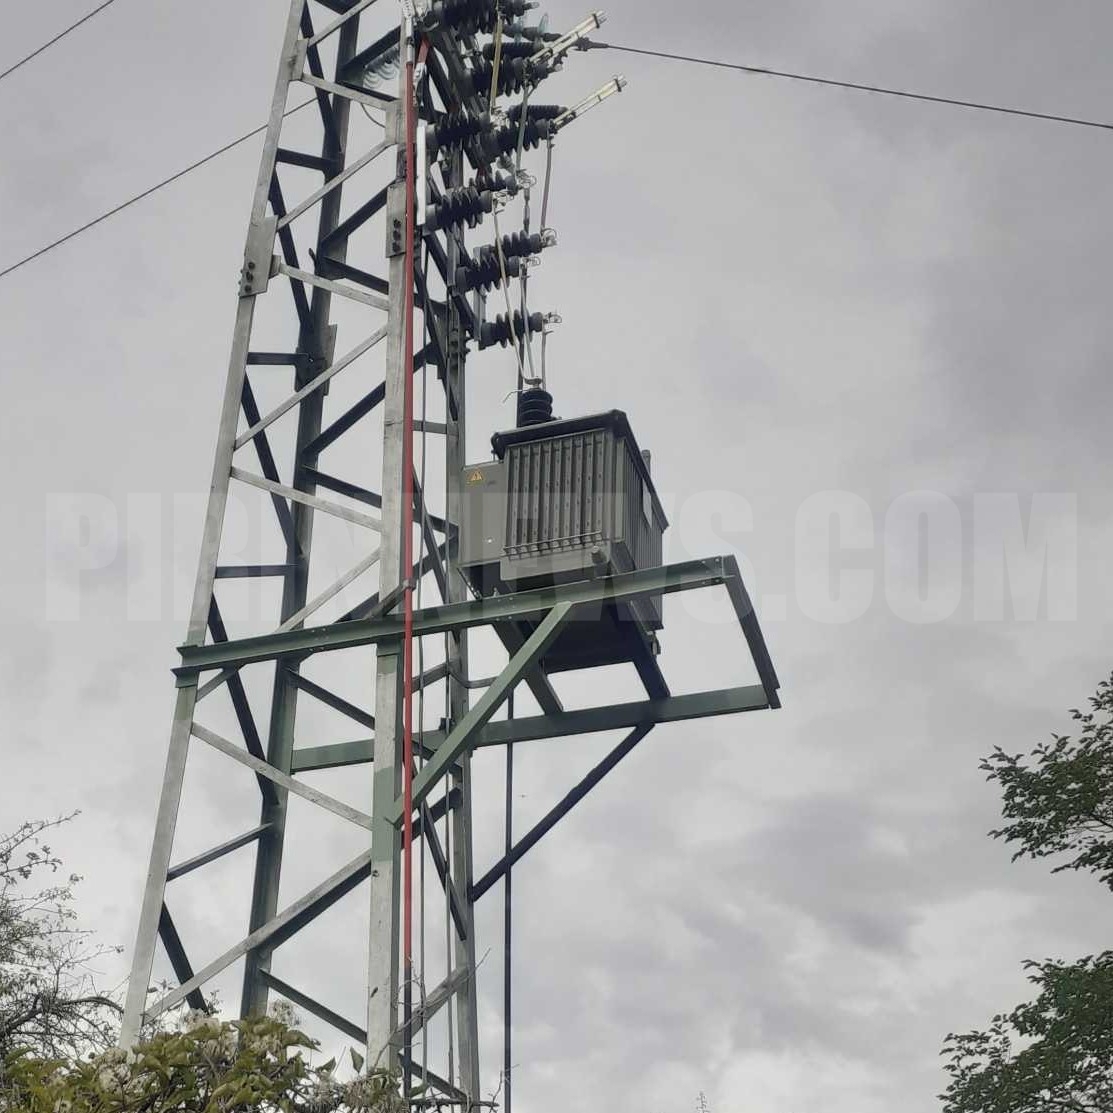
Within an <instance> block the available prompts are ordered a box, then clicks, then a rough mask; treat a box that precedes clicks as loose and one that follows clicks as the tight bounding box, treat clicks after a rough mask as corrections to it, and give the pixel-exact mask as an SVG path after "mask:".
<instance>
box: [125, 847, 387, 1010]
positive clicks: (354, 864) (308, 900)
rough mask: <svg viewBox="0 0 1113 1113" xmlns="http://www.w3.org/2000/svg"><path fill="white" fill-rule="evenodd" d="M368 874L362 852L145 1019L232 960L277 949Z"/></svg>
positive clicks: (366, 856) (367, 858) (366, 857)
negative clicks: (264, 948) (264, 949)
mask: <svg viewBox="0 0 1113 1113" xmlns="http://www.w3.org/2000/svg"><path fill="white" fill-rule="evenodd" d="M370 874H371V852H370V851H365V852H363V853H362V854H359V855H357V856H356V857H355V858H353V859H352V861H350V862H349V863H348V864H347V865H346V866H344V868H343V869H340V870H337V872H336V873H334V874H333V875H332V876H331V877H330V878H328V880H326V881H323V882H322V883H321V884H320V885H318V886H317V887H316V888H315V889H313V890H311V891H310V892H308V893H306V894H305V896H304V897H302V898H301V899H300V900H297V901H295V902H294V903H293V904H291V905H290V906H289V908H287V909H286V910H285V911H284V912H281V913H279V915H277V916H275V918H274V919H273V920H271V921H270V922H268V923H266V924H264V925H263V926H262V927H261V928H259V929H258V930H256V931H253V932H252V933H251V934H250V935H249V936H247V937H246V938H245V939H241V940H240V942H239V943H237V944H236V945H235V946H234V947H230V948H229V949H228V950H227V951H225V952H224V954H222V955H221V956H220V957H219V958H217V959H215V960H214V961H212V962H210V963H209V965H208V966H206V967H205V968H204V969H203V970H201V971H200V972H199V973H197V974H195V975H194V976H193V977H192V978H190V979H189V981H187V982H185V983H184V984H183V985H180V986H179V987H178V988H177V989H175V990H174V991H173V992H171V993H168V994H166V996H164V997H162V998H160V999H159V1000H158V1001H157V1002H156V1003H155V1004H154V1005H152V1006H151V1008H149V1009H148V1010H147V1013H146V1019H147V1020H156V1019H158V1017H160V1016H162V1014H163V1013H164V1012H166V1010H167V1009H172V1008H173V1007H174V1006H175V1005H179V1004H181V1002H182V1001H184V1000H186V998H188V997H189V995H190V994H191V993H192V992H193V991H194V990H196V989H199V988H200V987H201V986H203V985H204V984H205V983H206V982H208V981H210V980H211V979H212V978H214V977H216V975H217V974H219V973H220V972H221V971H222V970H226V969H227V968H228V967H229V966H231V965H232V963H233V962H235V961H236V959H238V958H243V956H244V955H246V954H247V953H248V952H249V951H252V950H254V949H255V948H258V947H261V946H263V945H264V944H268V945H269V946H270V947H271V948H272V949H273V948H275V947H278V946H280V945H281V944H282V943H283V942H285V941H286V940H287V939H289V938H290V936H291V935H294V934H296V933H297V932H298V931H300V930H301V928H303V927H305V926H306V925H307V924H310V923H312V922H313V921H314V920H315V919H317V917H318V916H320V915H321V914H322V913H324V912H327V911H328V909H330V908H331V907H332V906H333V905H334V904H336V902H337V901H338V900H341V899H342V898H343V897H346V896H347V895H348V894H349V893H350V892H351V891H352V890H353V889H354V888H355V887H356V886H357V885H359V884H360V883H361V882H363V881H366V880H367V878H368V877H369V876H370ZM144 996H146V994H144Z"/></svg>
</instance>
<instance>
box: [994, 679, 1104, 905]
mask: <svg viewBox="0 0 1113 1113" xmlns="http://www.w3.org/2000/svg"><path fill="white" fill-rule="evenodd" d="M1071 716H1072V718H1073V719H1074V720H1075V722H1077V723H1079V724H1080V732H1079V734H1078V736H1077V737H1076V738H1071V737H1070V736H1067V735H1055V736H1053V739H1052V741H1051V742H1049V743H1045V744H1044V745H1042V746H1038V747H1036V749H1035V750H1033V751H1032V753H1031V754H1030V755H1029V756H1028V757H1025V756H1024V755H1020V754H1018V755H1010V754H1007V753H1005V751H1004V750H1002V749H1000V748H998V749H996V750H995V751H994V752H993V754H992V755H991V756H990V757H989V758H987V759H986V760H985V762H983V764H982V769H984V770H985V771H986V773H988V775H989V780H991V781H996V782H997V783H998V784H999V785H1000V786H1001V790H1002V797H1003V807H1002V811H1003V814H1004V817H1005V819H1006V821H1007V822H1006V823H1005V826H1004V827H1002V828H1001V829H1000V830H997V831H993V832H991V833H992V834H993V836H994V837H995V838H1002V839H1005V840H1006V841H1007V842H1010V843H1015V844H1018V849H1017V851H1016V854H1015V855H1014V858H1023V857H1028V858H1049V857H1057V856H1060V855H1069V856H1070V858H1069V860H1068V861H1067V862H1065V863H1064V864H1062V865H1060V866H1057V867H1056V870H1055V872H1057V873H1058V872H1060V871H1062V870H1090V871H1091V872H1093V873H1095V874H1096V875H1097V876H1098V877H1099V878H1100V879H1101V881H1102V882H1103V883H1104V884H1105V885H1107V886H1109V887H1110V888H1113V678H1111V679H1110V680H1107V681H1105V682H1103V683H1102V684H1101V686H1100V687H1099V688H1098V691H1097V694H1096V695H1095V696H1094V697H1093V698H1092V699H1091V700H1090V710H1089V711H1088V712H1082V711H1072V712H1071Z"/></svg>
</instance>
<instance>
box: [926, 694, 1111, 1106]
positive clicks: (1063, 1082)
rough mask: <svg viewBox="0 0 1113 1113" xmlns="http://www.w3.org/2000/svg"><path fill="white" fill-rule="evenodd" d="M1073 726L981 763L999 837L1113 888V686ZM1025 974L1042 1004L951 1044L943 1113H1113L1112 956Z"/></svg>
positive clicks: (1037, 967)
mask: <svg viewBox="0 0 1113 1113" xmlns="http://www.w3.org/2000/svg"><path fill="white" fill-rule="evenodd" d="M1071 716H1072V718H1073V719H1074V721H1075V722H1076V723H1078V724H1079V726H1080V730H1079V733H1078V736H1077V737H1076V738H1072V737H1070V736H1068V735H1054V736H1053V738H1052V741H1051V742H1049V743H1046V744H1045V745H1042V746H1037V747H1036V749H1035V750H1033V751H1032V753H1031V754H1030V755H1028V756H1027V757H1025V756H1024V755H1010V754H1007V753H1006V752H1005V751H1004V750H1002V749H1000V748H997V749H996V750H995V751H994V752H993V754H991V755H990V756H989V757H988V758H987V759H986V760H985V761H984V762H983V763H982V769H983V770H985V772H986V773H988V775H989V780H990V781H996V782H997V783H998V784H999V785H1000V786H1001V792H1002V813H1003V815H1004V818H1005V821H1006V822H1005V825H1004V826H1003V827H1001V828H1000V829H999V830H996V831H992V832H991V834H992V835H993V836H994V837H995V838H1000V839H1004V840H1005V841H1007V842H1010V843H1013V844H1016V846H1017V850H1016V853H1015V854H1014V855H1013V858H1014V860H1015V859H1017V858H1025V857H1027V858H1033V859H1041V858H1059V857H1062V856H1067V861H1065V862H1063V863H1061V864H1060V865H1058V866H1056V867H1055V869H1054V871H1053V872H1055V873H1059V872H1061V871H1063V870H1089V871H1091V872H1092V873H1094V874H1096V875H1097V877H1098V878H1099V879H1100V880H1101V881H1102V883H1103V884H1105V885H1107V886H1109V887H1110V888H1113V678H1111V679H1110V680H1107V681H1104V682H1103V683H1102V684H1101V685H1100V686H1099V687H1098V690H1097V693H1096V695H1094V697H1093V698H1092V699H1091V700H1090V710H1089V711H1087V712H1082V711H1072V712H1071ZM1026 968H1027V969H1028V971H1029V981H1031V982H1032V984H1033V985H1034V986H1036V987H1037V989H1038V990H1039V994H1038V996H1037V997H1036V999H1035V1000H1034V1001H1031V1002H1029V1003H1028V1004H1024V1005H1020V1006H1019V1007H1018V1008H1016V1009H1014V1010H1013V1011H1012V1012H1010V1013H1002V1014H999V1015H998V1016H995V1017H994V1018H993V1022H992V1024H991V1025H990V1027H989V1029H988V1030H987V1031H984V1032H968V1033H966V1034H965V1035H961V1036H956V1035H951V1036H948V1037H947V1042H946V1044H945V1045H944V1048H943V1054H944V1055H945V1056H947V1057H948V1061H947V1071H948V1073H949V1074H950V1077H951V1083H950V1085H949V1086H948V1088H947V1091H946V1093H944V1094H943V1095H942V1100H943V1107H944V1113H1113V952H1106V953H1105V954H1101V955H1097V956H1091V957H1089V958H1085V959H1082V961H1080V962H1077V963H1073V964H1066V963H1059V962H1051V961H1048V962H1043V963H1028V964H1027V967H1026Z"/></svg>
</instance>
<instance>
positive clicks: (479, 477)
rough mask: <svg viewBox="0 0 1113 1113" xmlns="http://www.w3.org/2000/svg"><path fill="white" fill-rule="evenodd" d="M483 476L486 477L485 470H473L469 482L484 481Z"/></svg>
mask: <svg viewBox="0 0 1113 1113" xmlns="http://www.w3.org/2000/svg"><path fill="white" fill-rule="evenodd" d="M483 478H484V477H483V472H481V471H480V470H479V468H476V469H475V471H473V472H472V473H471V475H469V476H468V482H469V483H482V482H483Z"/></svg>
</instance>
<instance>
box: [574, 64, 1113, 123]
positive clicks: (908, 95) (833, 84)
mask: <svg viewBox="0 0 1113 1113" xmlns="http://www.w3.org/2000/svg"><path fill="white" fill-rule="evenodd" d="M591 47H592V48H596V49H602V50H619V51H622V53H623V54H644V55H645V56H647V57H649V58H668V59H670V60H671V61H674V62H689V63H691V64H692V65H697V66H713V67H715V68H716V69H723V70H737V71H739V72H741V73H752V74H758V75H759V76H764V77H780V78H784V79H785V80H788V81H803V82H806V83H807V84H809V85H825V86H827V87H829V88H834V89H853V90H855V91H857V92H860V93H880V94H881V95H883V96H886V97H900V98H902V99H904V100H918V101H926V102H927V103H928V104H946V105H951V106H952V107H955V108H972V109H975V110H976V111H978V112H996V113H998V114H1000V115H1002V116H1021V117H1023V118H1025V119H1029V120H1045V121H1047V122H1048V123H1053V124H1070V125H1072V126H1075V127H1083V128H1100V129H1102V130H1103V131H1113V123H1106V122H1104V121H1101V120H1087V119H1083V118H1081V117H1078V116H1059V115H1056V114H1054V113H1050V112H1031V111H1028V110H1027V109H1023V108H1009V107H1008V106H1006V105H1001V104H986V103H983V102H981V101H972V100H958V99H956V98H954V97H940V96H933V95H931V94H928V93H914V92H911V91H910V90H908V89H891V88H886V87H885V86H882V85H865V84H860V83H858V82H856V81H838V80H836V79H834V78H830V77H816V76H814V75H812V74H805V73H792V72H790V71H788V70H771V69H768V68H766V67H765V66H747V65H743V64H742V63H740V62H720V61H717V60H715V59H713V58H700V57H697V56H695V55H690V54H671V53H669V52H668V51H664V50H644V49H642V48H641V47H636V46H619V45H618V44H617V43H595V42H593V43H592V44H591Z"/></svg>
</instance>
